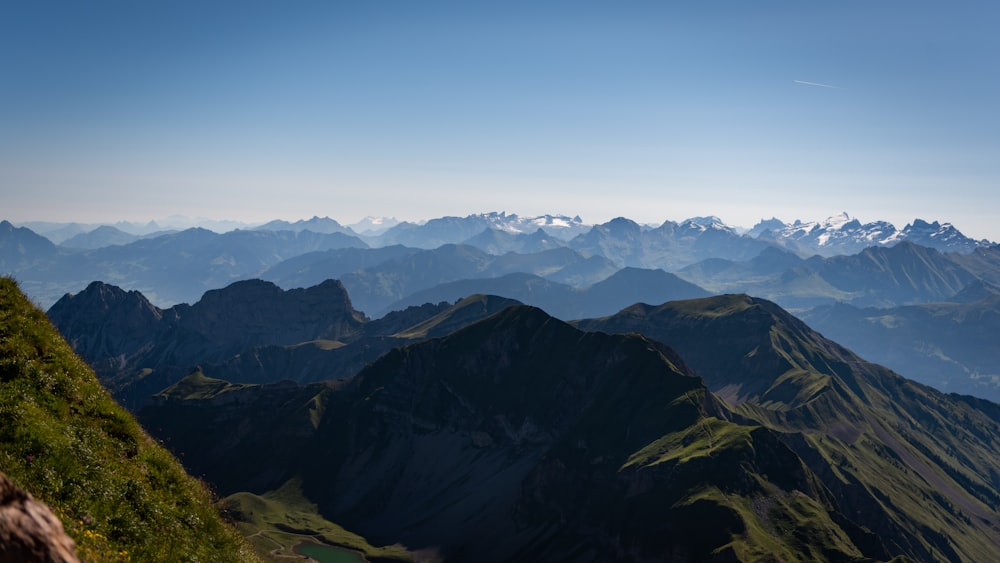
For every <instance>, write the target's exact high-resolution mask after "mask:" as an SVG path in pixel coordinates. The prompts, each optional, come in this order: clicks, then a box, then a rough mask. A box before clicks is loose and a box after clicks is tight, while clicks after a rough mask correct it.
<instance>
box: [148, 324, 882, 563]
mask: <svg viewBox="0 0 1000 563" xmlns="http://www.w3.org/2000/svg"><path fill="white" fill-rule="evenodd" d="M192 383H193V384H194V386H195V387H197V386H198V385H199V384H198V382H197V381H192ZM200 385H205V383H204V382H203V383H201V384H200ZM221 388H222V389H225V385H224V384H222V386H221ZM212 389H216V391H211V392H209V393H208V394H207V395H208V396H206V397H202V398H194V399H190V398H188V399H185V397H190V395H191V389H190V387H189V388H187V389H186V390H184V391H181V390H180V388H179V386H178V387H175V388H174V389H173V390H168V391H167V392H166V393H165V396H166V395H171V394H174V395H177V396H176V397H174V399H169V398H166V399H165V400H163V401H162V402H159V403H157V404H152V405H148V406H147V407H145V408H144V409H143V411H142V417H143V420H146V421H150V426H151V427H156V426H157V424H163V425H166V426H163V427H161V428H162V430H163V431H164V432H165V433H166V435H168V436H170V437H171V443H172V444H174V447H184V448H188V450H187V451H188V452H189V455H191V454H190V452H192V451H205V452H206V454H208V452H211V454H210V455H212V456H217V457H218V458H222V457H224V456H225V455H226V450H228V449H233V450H234V451H233V455H237V456H239V455H254V454H253V452H257V454H256V455H264V454H263V453H262V452H266V451H267V450H268V446H267V442H266V441H269V440H273V438H272V437H270V436H273V435H274V434H275V433H276V432H281V431H287V432H291V433H293V434H292V435H294V436H304V435H306V434H309V433H310V432H311V433H312V436H313V437H312V439H311V441H309V440H308V439H306V441H308V442H309V443H308V445H307V446H305V447H304V448H302V449H301V451H300V453H299V454H298V455H297V456H296V455H295V454H294V453H293V452H292V451H289V450H285V449H282V450H281V451H283V452H285V453H284V454H283V455H281V456H280V457H279V459H278V460H276V461H277V463H278V464H279V465H280V466H281V469H280V470H279V472H277V473H274V474H272V475H271V476H270V477H269V478H270V479H272V480H273V482H276V481H280V480H281V479H282V478H284V476H285V475H291V474H293V473H295V474H297V475H298V476H299V477H298V478H300V479H301V486H302V491H303V493H304V494H305V495H306V496H307V497H308V498H309V499H310V500H311V501H312V502H315V503H316V504H317V505H318V507H319V510H320V512H321V514H322V515H323V516H324V517H326V518H327V519H329V520H331V521H335V522H338V523H340V524H343V525H345V526H347V527H348V528H350V529H352V530H356V531H358V532H361V533H363V534H364V535H365V536H366V537H368V538H370V539H372V540H373V541H376V542H379V543H390V542H395V541H400V542H402V543H403V544H405V545H406V546H408V547H409V548H411V549H427V550H436V551H437V552H438V553H440V554H442V555H443V556H444V558H445V559H446V560H456V561H460V560H473V559H475V560H481V561H538V560H567V559H568V560H577V561H607V560H622V559H635V560H676V561H703V560H720V561H725V560H746V561H752V560H760V559H761V558H764V557H776V558H779V559H781V560H785V561H814V560H820V559H834V560H863V559H864V558H865V557H866V556H868V557H872V558H876V559H879V558H881V559H887V557H886V552H885V549H884V547H883V546H880V545H879V542H878V540H877V538H874V537H873V536H871V534H868V533H866V532H865V531H864V530H862V529H861V528H860V527H859V526H857V525H856V524H853V523H852V522H851V519H850V518H848V517H847V516H845V515H844V514H842V513H841V512H840V511H839V510H838V509H837V507H836V501H835V500H834V499H833V497H832V496H831V495H830V494H829V492H828V491H827V490H826V489H825V488H824V486H823V485H822V484H821V483H820V481H819V479H818V478H817V476H816V475H814V474H813V473H812V472H811V471H810V470H809V469H808V468H806V467H805V465H804V464H803V463H802V461H801V460H799V459H798V458H797V457H796V456H795V454H794V453H793V452H792V450H791V449H789V448H788V447H787V446H786V445H785V444H784V443H783V442H782V440H781V439H779V437H778V436H777V435H776V434H775V433H774V432H772V431H770V430H767V429H765V428H762V427H760V426H758V425H755V424H751V425H746V424H742V423H739V422H736V421H734V419H733V417H734V415H733V414H732V413H730V411H729V408H728V407H727V406H726V405H725V404H724V403H722V402H721V401H719V400H718V399H716V398H715V397H714V396H713V395H712V394H711V393H709V392H708V391H707V390H706V389H705V387H704V386H703V384H702V382H701V380H700V379H699V378H697V377H695V376H693V374H691V372H689V371H688V370H687V369H686V368H685V367H684V365H683V363H681V361H680V359H679V358H678V357H677V356H676V354H674V353H673V352H672V351H671V350H669V349H668V348H666V347H664V346H661V345H658V344H656V343H654V342H652V341H650V340H648V339H645V338H643V337H640V336H636V335H629V336H610V335H606V334H601V333H584V332H580V331H578V330H576V329H574V328H572V327H571V326H569V325H567V324H565V323H563V322H561V321H558V320H556V319H554V318H552V317H549V316H548V315H546V314H544V313H543V312H542V311H540V310H538V309H534V308H530V307H523V306H522V307H509V308H507V309H504V310H503V311H501V312H499V313H497V314H495V315H492V316H490V317H488V318H487V319H484V320H482V321H480V322H477V323H475V324H472V325H469V326H468V327H466V328H463V329H461V330H458V331H456V332H453V333H451V334H450V335H448V336H445V337H443V338H437V339H431V340H427V341H424V342H420V343H416V344H412V345H409V346H406V347H404V348H398V349H396V350H393V351H391V352H390V353H388V354H386V355H385V356H383V357H382V358H380V359H379V360H378V361H376V362H374V363H373V364H372V365H371V366H369V367H368V368H366V369H365V370H363V371H362V372H361V373H360V374H359V375H358V376H356V377H355V378H352V379H350V380H347V381H343V382H338V383H336V384H333V385H332V386H331V385H328V386H325V387H322V386H312V387H309V388H289V389H287V390H286V391H285V392H281V390H280V389H279V388H275V387H271V388H270V391H265V390H264V389H261V390H253V389H243V390H239V389H234V390H232V391H228V392H227V391H223V392H220V391H218V389H220V385H219V384H215V386H214V387H212ZM228 393H232V394H233V395H234V396H237V395H240V394H246V395H249V394H251V393H253V394H255V396H256V397H258V398H257V399H252V400H247V401H242V400H223V396H224V395H226V394H228ZM267 396H270V397H271V398H270V399H265V397H267ZM293 396H295V397H299V398H297V399H292V397H293ZM279 397H286V398H288V400H283V399H280V398H279ZM309 397H312V398H309ZM256 401H266V403H261V404H262V405H285V406H278V407H274V406H261V407H259V408H260V412H261V414H262V416H263V418H258V417H257V416H254V415H252V413H253V412H258V411H257V408H255V407H251V405H254V404H256ZM241 405H242V406H244V407H245V408H247V409H250V410H249V411H247V410H240V409H241ZM295 405H299V406H295ZM319 405H322V407H319ZM216 408H219V410H216ZM281 409H286V410H287V412H289V420H291V421H297V422H294V423H290V424H289V426H288V427H287V430H285V428H286V427H285V426H284V424H283V423H281V422H280V420H278V419H273V418H272V414H271V413H274V412H277V411H278V410H281ZM265 412H267V413H268V414H264V413H265ZM311 412H312V413H315V415H311V414H310V413H311ZM737 418H739V417H737ZM317 419H318V422H316V421H317ZM154 420H155V421H157V424H152V423H151V422H152V421H154ZM195 420H197V421H198V422H197V423H196V424H192V421H195ZM237 420H243V421H245V422H244V423H243V426H244V429H243V431H242V433H241V436H246V441H242V442H241V441H233V440H228V439H227V440H224V441H222V442H220V441H218V440H216V441H214V442H213V441H211V440H210V439H209V438H208V437H207V434H214V433H215V432H216V431H217V432H219V434H218V437H219V438H221V437H222V436H230V434H229V430H227V428H232V427H234V426H233V425H234V424H236V421H237ZM216 421H219V422H220V424H221V425H222V427H221V428H220V427H218V426H216V424H215V422H216ZM226 421H230V422H226ZM310 421H311V422H310ZM265 427H269V428H270V429H271V431H270V432H264V431H260V432H258V431H255V429H256V428H259V429H260V430H263V429H264V428H265ZM205 429H209V430H208V432H206V430H205ZM295 429H299V430H295ZM303 433H304V434H303ZM198 443H201V444H203V445H202V446H197V445H196V444H198ZM211 443H214V444H215V448H216V449H215V450H211V446H209V445H208V444H211ZM220 448H221V451H220ZM239 452H247V453H245V454H241V453H239ZM192 463H193V460H192ZM205 467H206V468H209V466H205ZM239 467H240V468H239V469H238V470H237V471H236V472H228V471H227V470H226V469H225V468H220V469H218V470H212V469H210V468H209V471H207V472H206V477H207V478H209V479H210V480H212V481H213V482H222V483H225V485H224V486H223V487H222V489H223V490H224V491H228V490H238V489H241V488H244V487H246V488H249V487H250V485H252V484H255V483H256V484H259V483H261V482H262V481H260V480H261V479H265V480H266V478H268V476H266V475H264V472H265V471H268V470H267V469H265V465H264V464H261V463H254V462H251V461H248V462H247V463H241V464H239ZM281 471H283V472H284V473H281ZM265 486H271V484H270V483H268V484H267V485H265Z"/></svg>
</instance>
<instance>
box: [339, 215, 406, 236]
mask: <svg viewBox="0 0 1000 563" xmlns="http://www.w3.org/2000/svg"><path fill="white" fill-rule="evenodd" d="M398 224H399V220H398V219H396V218H395V217H371V216H368V217H365V218H364V219H362V220H360V221H358V222H357V223H352V224H350V225H347V227H348V228H349V229H351V230H352V231H354V232H356V233H358V234H360V235H362V236H378V235H380V234H382V233H384V232H386V231H388V230H389V229H391V228H393V227H395V226H396V225H398Z"/></svg>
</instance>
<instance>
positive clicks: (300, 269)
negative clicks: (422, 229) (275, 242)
mask: <svg viewBox="0 0 1000 563" xmlns="http://www.w3.org/2000/svg"><path fill="white" fill-rule="evenodd" d="M418 252H421V250H419V249H416V248H409V247H406V246H401V245H398V244H397V245H393V246H383V247H380V248H354V247H352V248H335V249H331V250H320V251H315V252H307V253H305V254H302V255H299V256H295V257H293V258H289V259H288V260H283V261H281V262H279V263H277V264H275V265H273V266H271V267H269V268H268V269H266V270H264V271H263V272H261V274H260V278H261V279H263V280H267V281H272V282H274V283H276V284H278V285H280V286H281V287H285V288H293V287H310V286H313V285H316V284H319V283H322V282H323V281H325V280H328V279H340V278H341V277H343V276H344V275H345V274H349V273H351V272H356V271H358V270H365V269H369V268H374V267H376V266H379V265H381V264H383V263H385V262H388V261H390V260H396V259H401V258H405V257H407V256H412V255H413V254H416V253H418Z"/></svg>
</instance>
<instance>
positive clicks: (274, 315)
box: [49, 280, 514, 408]
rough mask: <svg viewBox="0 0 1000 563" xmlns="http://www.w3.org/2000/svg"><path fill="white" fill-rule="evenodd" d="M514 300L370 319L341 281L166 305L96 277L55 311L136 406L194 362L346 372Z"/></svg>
mask: <svg viewBox="0 0 1000 563" xmlns="http://www.w3.org/2000/svg"><path fill="white" fill-rule="evenodd" d="M512 303H514V302H513V301H510V300H505V299H502V298H495V297H484V296H477V297H470V298H467V299H464V300H462V301H460V302H457V303H455V304H454V305H451V304H448V303H439V304H437V305H426V306H423V307H414V308H411V309H407V310H404V311H399V312H395V313H392V314H390V315H387V316H386V317H383V318H382V319H379V320H377V321H368V320H367V319H365V318H364V317H363V316H362V315H361V314H360V313H358V312H357V311H355V310H354V308H353V307H352V305H351V302H350V300H349V299H348V297H347V293H346V291H345V290H344V288H343V286H342V285H340V282H338V281H336V280H328V281H325V282H323V283H321V284H319V285H317V286H314V287H310V288H307V289H292V290H288V291H283V290H281V289H280V288H278V287H277V286H275V285H274V284H272V283H270V282H265V281H260V280H248V281H242V282H236V283H234V284H232V285H230V286H228V287H226V288H223V289H219V290H213V291H209V292H206V293H205V295H204V296H203V297H202V299H201V300H200V301H198V302H197V303H195V304H194V305H186V304H182V305H177V306H175V307H171V308H169V309H159V308H157V307H155V306H153V305H152V304H151V303H149V301H148V300H146V298H145V297H143V296H142V294H141V293H139V292H137V291H128V292H127V291H124V290H122V289H120V288H117V287H115V286H111V285H108V284H104V283H101V282H94V283H92V284H91V285H89V286H88V287H87V289H86V290H84V291H82V292H80V293H78V294H76V295H67V296H65V297H63V299H61V300H59V302H58V303H56V304H55V305H53V307H52V308H51V309H50V310H49V317H50V319H51V320H52V322H53V323H54V324H55V325H56V326H57V327H58V328H59V330H60V331H62V333H63V334H64V335H65V336H66V338H67V339H68V340H69V342H70V343H71V344H72V346H73V347H74V349H75V350H76V352H77V353H78V354H80V355H81V356H82V357H83V358H85V359H86V360H87V361H88V362H89V363H90V364H91V365H92V366H93V367H94V369H95V371H96V372H97V373H98V376H99V377H100V378H101V380H102V382H103V383H104V384H105V385H106V386H107V387H108V388H109V389H110V390H111V391H112V392H113V393H114V394H115V395H116V397H117V398H118V399H119V400H121V401H122V402H123V403H124V404H126V405H127V406H129V407H130V408H135V407H136V406H137V405H138V404H140V403H141V402H142V401H144V400H145V399H146V398H147V397H149V396H150V395H152V394H154V393H156V392H157V391H160V390H161V389H163V388H164V387H167V386H168V385H171V384H173V383H175V382H176V381H178V380H179V379H181V378H182V377H184V376H185V375H186V374H188V373H190V372H191V370H192V369H193V368H195V367H196V366H201V367H202V368H203V369H204V370H206V371H207V372H208V373H209V374H211V375H213V376H215V377H223V378H226V379H229V380H232V381H237V382H243V383H272V382H276V381H280V380H286V379H288V380H294V381H298V382H310V381H319V380H323V379H340V378H343V377H348V376H351V375H354V374H355V373H357V371H358V370H360V369H361V368H363V367H364V366H365V365H367V364H368V363H370V362H372V361H374V360H375V359H376V358H378V357H379V356H380V355H382V354H383V353H385V352H386V351H387V350H389V349H391V348H393V347H395V346H400V345H402V344H405V343H407V342H409V341H412V340H414V339H422V338H427V337H429V336H438V335H441V334H443V333H444V332H442V331H451V330H454V329H456V328H458V327H460V326H464V325H465V324H468V323H471V322H474V321H475V320H478V319H480V318H482V317H484V316H487V315H489V314H492V313H494V312H496V311H498V310H500V309H502V308H503V307H506V306H508V305H510V304H512ZM397 333H399V334H397Z"/></svg>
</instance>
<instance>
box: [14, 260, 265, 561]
mask: <svg viewBox="0 0 1000 563" xmlns="http://www.w3.org/2000/svg"><path fill="white" fill-rule="evenodd" d="M0 470H2V471H3V472H4V473H6V474H7V475H8V476H9V477H10V478H11V480H13V481H14V482H15V483H17V484H19V485H21V486H22V487H24V488H26V489H27V490H28V491H30V492H31V493H32V494H33V495H35V497H36V498H38V499H39V500H41V501H42V502H45V503H46V504H48V505H49V506H51V507H52V509H53V510H54V511H55V513H56V514H57V515H58V516H59V517H60V519H61V520H62V521H63V524H64V525H65V527H66V530H67V532H68V533H69V534H70V536H71V537H73V539H74V540H75V541H76V542H77V547H78V550H79V553H80V555H81V557H82V558H83V559H85V560H88V561H212V562H215V561H254V560H256V559H257V558H256V556H255V555H254V554H253V552H252V550H251V548H250V546H249V545H248V544H247V542H246V541H245V540H243V538H242V537H241V536H240V535H239V533H238V532H237V530H236V529H235V528H234V527H232V526H230V525H228V524H226V523H225V522H224V521H223V520H222V518H221V517H220V516H219V514H218V512H217V511H216V510H215V508H214V507H213V505H212V502H211V495H210V494H209V491H208V490H207V489H206V487H205V486H204V485H203V484H202V483H201V482H199V481H197V480H195V479H193V478H191V477H190V476H188V475H187V474H186V473H185V472H184V469H183V468H182V467H181V465H180V464H179V463H178V462H177V460H176V459H174V458H173V456H171V455H170V453H168V452H167V451H166V450H165V449H163V448H162V447H160V446H158V445H157V444H155V443H154V442H153V441H152V440H151V439H150V438H149V436H148V435H146V433H145V432H144V431H143V430H142V428H141V427H140V426H139V425H138V423H136V421H135V419H133V418H132V416H131V415H129V414H128V413H127V412H126V411H125V410H124V409H123V408H121V407H119V406H118V405H117V404H116V403H115V402H114V401H113V400H112V399H111V397H110V396H109V395H108V394H107V392H106V391H105V390H104V388H103V387H101V385H100V384H99V383H98V381H97V378H96V377H95V376H94V374H93V372H92V371H91V370H90V368H89V367H87V366H86V364H84V363H83V361H81V360H80V359H79V358H78V357H77V356H76V355H75V354H74V353H73V352H72V350H70V348H69V346H68V345H67V344H66V342H65V341H64V340H63V339H62V337H61V336H60V335H59V333H58V332H57V331H56V330H55V329H54V328H53V327H52V325H51V324H50V323H49V321H48V319H47V318H46V317H45V315H44V314H43V313H42V312H41V311H39V310H38V309H37V308H36V307H35V306H34V305H32V304H31V303H30V302H29V301H28V300H27V298H26V297H25V296H24V295H23V293H21V291H20V289H19V288H18V287H17V284H16V283H15V282H14V281H13V280H11V279H8V278H2V279H0Z"/></svg>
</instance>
